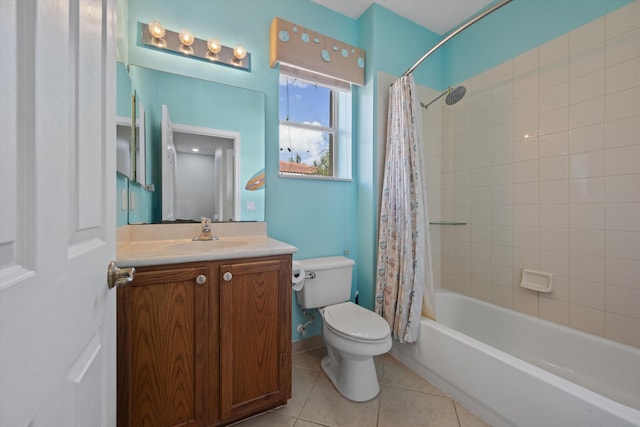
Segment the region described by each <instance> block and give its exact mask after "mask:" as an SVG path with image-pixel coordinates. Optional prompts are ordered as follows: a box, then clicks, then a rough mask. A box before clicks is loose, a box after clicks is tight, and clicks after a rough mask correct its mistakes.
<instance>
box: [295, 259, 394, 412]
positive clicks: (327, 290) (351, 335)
mask: <svg viewBox="0 0 640 427" xmlns="http://www.w3.org/2000/svg"><path fill="white" fill-rule="evenodd" d="M353 265H354V262H353V260H351V259H349V258H345V257H341V256H337V257H326V258H314V259H308V260H301V261H294V265H293V274H294V283H295V286H294V290H295V291H296V299H297V301H298V304H300V306H301V307H302V308H303V309H310V308H317V309H318V311H319V312H320V314H321V316H322V319H323V323H324V326H323V329H322V336H323V339H324V343H325V346H326V349H327V355H326V356H325V357H324V358H323V359H322V361H321V368H322V370H323V372H324V373H325V374H326V375H327V377H328V378H329V380H330V381H331V382H332V383H333V385H334V386H335V388H336V389H337V390H338V392H340V394H342V395H343V396H344V397H346V398H347V399H349V400H353V401H356V402H364V401H367V400H371V399H373V398H374V397H376V396H377V395H378V393H379V392H380V386H379V383H378V375H377V372H376V369H375V364H374V360H373V356H377V355H380V354H384V353H386V352H388V351H389V350H390V349H391V330H390V328H389V325H388V323H387V321H386V320H384V319H383V318H382V317H381V316H379V315H377V314H376V313H374V312H373V311H370V310H367V309H366V308H364V307H361V306H359V305H357V304H354V303H352V302H350V301H349V297H350V295H351V274H352V268H353Z"/></svg>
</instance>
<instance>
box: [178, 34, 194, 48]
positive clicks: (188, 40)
mask: <svg viewBox="0 0 640 427" xmlns="http://www.w3.org/2000/svg"><path fill="white" fill-rule="evenodd" d="M178 38H179V39H180V43H182V44H183V45H185V46H191V45H192V44H193V42H194V40H195V39H194V37H193V33H191V31H189V30H180V32H179V33H178Z"/></svg>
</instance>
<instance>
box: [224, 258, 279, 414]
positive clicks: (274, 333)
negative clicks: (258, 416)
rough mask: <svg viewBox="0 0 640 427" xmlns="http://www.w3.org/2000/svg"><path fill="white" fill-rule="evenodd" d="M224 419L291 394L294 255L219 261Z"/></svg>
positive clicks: (271, 405) (260, 408) (270, 404)
mask: <svg viewBox="0 0 640 427" xmlns="http://www.w3.org/2000/svg"><path fill="white" fill-rule="evenodd" d="M219 274H220V276H219V278H220V288H221V289H220V291H221V294H220V403H221V408H220V412H221V418H222V419H223V420H229V419H236V418H240V417H243V416H247V415H250V414H253V413H256V412H260V411H263V410H266V409H270V408H274V407H276V406H279V405H282V404H284V403H286V401H287V399H289V398H290V397H291V285H290V282H291V257H290V256H285V257H278V258H275V259H274V258H272V259H269V260H260V261H251V262H238V263H233V264H223V265H221V266H220V272H219Z"/></svg>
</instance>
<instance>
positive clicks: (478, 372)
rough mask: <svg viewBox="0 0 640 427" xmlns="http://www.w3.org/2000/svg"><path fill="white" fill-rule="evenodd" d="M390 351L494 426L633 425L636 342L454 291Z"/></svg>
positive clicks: (638, 410) (440, 297) (637, 389)
mask: <svg viewBox="0 0 640 427" xmlns="http://www.w3.org/2000/svg"><path fill="white" fill-rule="evenodd" d="M435 306H436V316H437V319H438V321H437V322H434V321H432V320H430V319H426V318H423V319H422V323H421V324H420V333H419V337H418V341H417V342H416V343H414V344H399V343H395V342H394V345H393V348H392V350H391V354H392V355H393V356H394V357H395V358H397V359H398V360H400V361H401V362H402V363H404V364H405V365H407V366H408V367H409V368H411V369H412V370H413V371H415V372H416V373H418V374H419V375H420V376H422V377H423V378H425V379H426V380H427V381H429V382H431V383H432V384H433V385H435V386H437V387H439V388H440V389H441V390H442V391H444V392H446V393H447V394H449V395H450V396H451V397H453V398H454V399H456V400H457V401H459V402H460V403H462V404H463V405H464V406H466V407H467V408H469V409H470V410H471V411H472V412H474V413H475V414H477V415H478V416H480V417H481V418H483V419H484V420H485V421H487V422H488V423H490V424H492V425H494V426H513V425H515V426H523V427H524V426H536V427H538V426H607V427H609V426H640V349H637V348H634V347H630V346H626V345H623V344H618V343H616V342H613V341H609V340H606V339H602V338H600V337H596V336H593V335H589V334H586V333H582V332H580V331H577V330H574V329H570V328H567V327H564V326H561V325H557V324H555V323H551V322H547V321H545V320H541V319H538V318H536V317H532V316H528V315H525V314H522V313H517V312H514V311H511V310H507V309H504V308H502V307H498V306H494V305H492V304H488V303H485V302H482V301H479V300H475V299H473V298H469V297H466V296H463V295H460V294H456V293H454V292H449V291H444V290H439V291H437V292H436V295H435Z"/></svg>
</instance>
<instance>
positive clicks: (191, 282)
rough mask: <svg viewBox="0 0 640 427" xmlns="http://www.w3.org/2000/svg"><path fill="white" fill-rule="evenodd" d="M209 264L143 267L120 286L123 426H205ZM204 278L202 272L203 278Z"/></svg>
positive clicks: (120, 409)
mask: <svg viewBox="0 0 640 427" xmlns="http://www.w3.org/2000/svg"><path fill="white" fill-rule="evenodd" d="M199 276H204V277H205V278H208V277H209V268H208V267H206V266H197V267H187V268H175V269H160V268H158V269H141V270H139V271H138V273H137V274H136V276H135V280H134V281H133V282H132V283H131V284H130V285H129V286H125V287H122V288H118V426H119V427H125V426H126V427H142V426H153V427H165V426H166V427H169V426H178V425H179V426H202V425H203V422H202V420H203V415H204V408H203V404H204V402H205V401H206V399H205V397H206V396H204V394H205V393H206V388H205V387H203V381H204V380H205V375H206V372H205V366H206V365H205V360H206V337H207V332H208V331H207V292H208V288H209V287H208V286H207V285H206V284H204V283H200V284H199V283H198V282H197V280H198V277H199ZM198 281H199V282H202V277H200V279H199V280H198Z"/></svg>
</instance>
